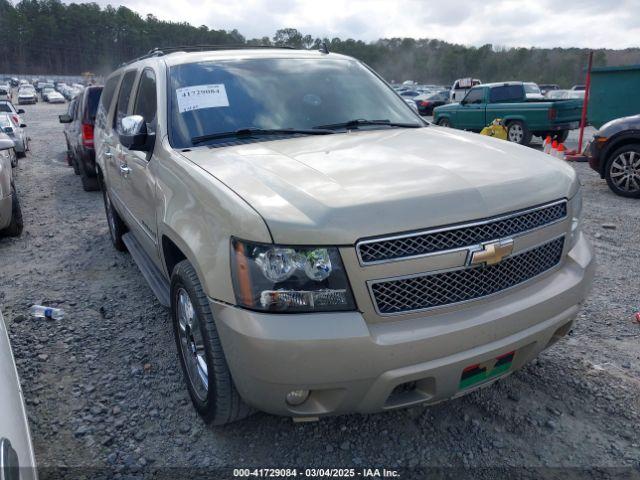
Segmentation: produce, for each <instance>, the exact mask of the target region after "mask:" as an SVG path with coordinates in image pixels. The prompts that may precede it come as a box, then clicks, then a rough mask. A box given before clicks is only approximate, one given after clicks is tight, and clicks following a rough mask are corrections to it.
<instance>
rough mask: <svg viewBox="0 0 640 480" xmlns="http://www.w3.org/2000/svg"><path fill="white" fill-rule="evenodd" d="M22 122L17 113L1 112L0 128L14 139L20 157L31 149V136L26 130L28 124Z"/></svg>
mask: <svg viewBox="0 0 640 480" xmlns="http://www.w3.org/2000/svg"><path fill="white" fill-rule="evenodd" d="M20 122H21V120H19V118H18V119H17V118H16V116H15V115H12V114H10V113H5V112H0V129H2V131H3V132H4V133H6V134H7V135H8V136H9V138H10V139H11V140H13V143H14V145H15V147H14V148H15V151H16V153H17V154H18V157H24V156H25V155H26V154H27V151H28V150H29V137H28V136H27V132H25V130H24V129H25V128H26V126H27V125H26V124H25V123H20Z"/></svg>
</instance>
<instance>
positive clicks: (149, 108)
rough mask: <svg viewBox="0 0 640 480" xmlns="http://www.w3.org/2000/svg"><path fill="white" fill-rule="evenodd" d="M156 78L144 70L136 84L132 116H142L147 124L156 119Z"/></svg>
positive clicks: (149, 70) (150, 71)
mask: <svg viewBox="0 0 640 480" xmlns="http://www.w3.org/2000/svg"><path fill="white" fill-rule="evenodd" d="M156 110H157V99H156V76H155V74H154V73H153V70H151V69H150V68H147V69H145V70H144V71H143V72H142V76H141V77H140V82H139V83H138V93H137V95H136V105H135V107H134V109H133V113H134V115H142V116H143V117H144V119H145V121H146V122H147V124H152V123H154V121H155V119H156Z"/></svg>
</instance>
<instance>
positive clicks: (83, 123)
mask: <svg viewBox="0 0 640 480" xmlns="http://www.w3.org/2000/svg"><path fill="white" fill-rule="evenodd" d="M101 93H102V87H101V86H94V87H87V88H85V89H84V91H83V92H82V93H80V94H79V95H78V96H77V97H76V98H74V99H73V100H72V101H71V103H70V104H69V109H68V111H67V113H66V114H64V115H60V116H59V119H60V123H64V124H65V125H66V126H65V129H64V136H65V141H66V144H67V162H69V163H70V164H71V165H72V166H73V170H74V172H75V173H76V174H77V175H80V179H81V180H82V188H84V190H85V191H87V192H89V191H93V190H99V187H100V186H99V185H98V179H97V178H96V152H95V149H94V144H93V128H94V123H95V119H96V111H97V110H98V102H99V101H100V94H101Z"/></svg>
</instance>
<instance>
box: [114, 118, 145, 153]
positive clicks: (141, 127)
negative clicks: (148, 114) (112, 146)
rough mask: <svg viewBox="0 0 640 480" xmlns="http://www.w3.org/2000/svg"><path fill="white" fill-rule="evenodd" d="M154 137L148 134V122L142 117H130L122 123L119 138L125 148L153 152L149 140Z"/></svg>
mask: <svg viewBox="0 0 640 480" xmlns="http://www.w3.org/2000/svg"><path fill="white" fill-rule="evenodd" d="M152 137H153V135H150V134H148V133H147V122H145V121H144V117H143V116H142V115H129V116H128V117H124V118H123V119H122V120H121V121H120V128H118V138H119V139H120V143H121V144H122V146H123V147H125V148H127V149H129V150H138V151H141V152H148V151H150V150H151V145H150V142H149V140H150V139H151V138H152Z"/></svg>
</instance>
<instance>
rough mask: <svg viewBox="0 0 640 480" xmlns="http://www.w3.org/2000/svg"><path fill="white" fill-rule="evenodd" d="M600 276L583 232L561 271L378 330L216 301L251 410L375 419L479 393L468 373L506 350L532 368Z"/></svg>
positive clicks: (351, 320) (338, 318)
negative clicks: (297, 394)
mask: <svg viewBox="0 0 640 480" xmlns="http://www.w3.org/2000/svg"><path fill="white" fill-rule="evenodd" d="M594 270H595V262H594V259H593V250H592V247H591V245H590V244H589V242H588V241H587V240H586V238H585V237H584V236H583V235H582V234H580V237H579V239H578V241H577V243H576V245H575V247H574V248H573V249H572V250H570V252H569V253H568V255H567V257H566V258H565V259H564V261H563V263H562V264H561V267H560V268H559V269H557V270H555V271H553V272H552V273H549V274H547V275H545V276H543V277H541V278H540V279H538V280H536V281H534V282H531V283H528V284H527V285H526V286H523V287H522V288H519V289H514V290H513V291H511V292H508V293H505V294H504V295H499V296H498V297H496V298H494V299H491V300H489V301H478V302H471V303H469V304H467V305H465V306H462V307H461V308H460V309H457V310H454V311H451V310H449V311H447V312H446V313H437V312H435V313H434V312H429V313H426V314H425V315H424V317H421V318H411V319H407V320H403V319H400V318H396V319H394V320H390V321H389V322H383V323H377V324H368V323H366V322H365V320H364V319H363V317H362V315H361V314H360V313H359V312H340V313H317V314H298V315H296V314H288V315H287V314H263V313H257V312H252V311H248V310H244V309H240V308H237V307H233V306H230V305H228V304H223V303H219V302H216V301H213V300H210V302H211V307H212V311H213V314H214V318H216V325H217V328H218V331H219V334H220V337H221V340H222V345H223V349H224V352H225V355H226V358H227V362H228V364H229V367H230V369H231V373H232V376H233V379H234V382H235V384H236V387H237V389H238V391H239V392H240V394H241V396H242V397H243V398H244V400H245V401H246V402H247V403H249V404H251V405H253V406H254V407H256V408H258V409H260V410H263V411H266V412H269V413H273V414H278V415H288V416H300V417H317V416H322V415H331V414H339V413H349V412H361V413H370V412H377V411H381V410H388V409H393V408H399V407H406V406H410V405H414V404H419V403H437V402H439V401H442V400H446V399H449V398H453V397H456V396H459V395H462V394H464V393H468V392H469V391H471V390H473V388H475V387H473V388H470V389H464V390H460V388H459V383H460V379H461V374H462V371H463V369H464V368H465V367H467V366H469V365H472V364H476V363H480V362H485V361H487V360H491V359H494V358H496V357H497V356H500V355H502V354H504V353H506V352H511V351H515V352H516V353H515V356H514V360H513V363H512V367H511V369H510V372H511V371H513V370H515V369H518V368H520V367H522V366H523V365H524V364H526V363H527V362H529V361H530V360H532V359H533V358H534V357H535V356H536V355H538V353H540V352H541V351H542V350H543V349H545V348H546V347H548V346H550V345H551V344H552V343H554V342H555V341H556V340H557V339H558V338H560V337H562V336H563V335H565V334H566V333H567V332H568V331H569V330H570V329H571V326H572V324H573V320H574V318H575V317H576V314H577V313H578V310H579V306H580V304H581V303H582V301H583V300H584V298H585V296H586V294H587V291H588V289H589V287H590V284H591V281H592V278H593V273H594ZM488 383H490V382H488ZM400 386H403V387H405V386H406V387H407V388H403V387H401V388H396V387H400ZM298 389H308V390H311V394H310V396H309V398H308V400H307V401H306V402H304V403H303V404H302V405H299V406H296V407H292V406H289V405H288V404H287V403H286V401H285V396H286V394H287V393H288V392H290V391H292V390H298ZM394 389H395V390H394Z"/></svg>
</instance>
